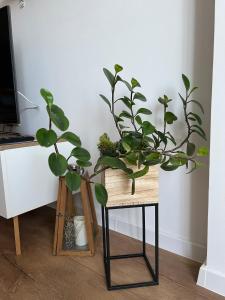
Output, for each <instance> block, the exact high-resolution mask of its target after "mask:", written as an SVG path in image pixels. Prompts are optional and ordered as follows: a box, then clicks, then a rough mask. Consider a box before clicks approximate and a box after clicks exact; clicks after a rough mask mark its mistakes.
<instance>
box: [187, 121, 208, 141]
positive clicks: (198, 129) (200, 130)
mask: <svg viewBox="0 0 225 300" xmlns="http://www.w3.org/2000/svg"><path fill="white" fill-rule="evenodd" d="M193 128H196V129H197V133H199V132H200V133H201V134H199V135H200V136H202V137H203V138H204V139H205V140H206V134H205V131H204V130H203V129H202V128H201V127H200V126H198V125H192V126H191V129H192V131H194V130H193ZM195 132H196V131H195Z"/></svg>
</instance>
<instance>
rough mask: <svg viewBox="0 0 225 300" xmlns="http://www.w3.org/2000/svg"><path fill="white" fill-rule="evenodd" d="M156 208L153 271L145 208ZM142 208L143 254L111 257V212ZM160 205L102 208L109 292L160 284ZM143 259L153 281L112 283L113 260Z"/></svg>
mask: <svg viewBox="0 0 225 300" xmlns="http://www.w3.org/2000/svg"><path fill="white" fill-rule="evenodd" d="M147 206H154V208H155V268H154V269H155V270H153V268H152V266H151V263H150V261H149V259H148V258H147V255H146V228H145V207H147ZM133 207H141V208H142V252H141V253H134V254H123V255H113V256H111V255H110V235H109V210H112V209H123V208H133ZM158 220H159V219H158V203H154V204H144V205H135V206H116V207H102V234H103V260H104V267H105V276H106V284H107V289H108V290H118V289H128V288H137V287H144V286H153V285H157V284H159V237H158V235H159V224H158ZM135 257H143V258H144V260H145V263H146V266H147V268H148V270H149V273H150V275H151V277H152V280H151V281H145V282H137V283H131V284H119V285H112V282H111V265H110V261H111V259H126V258H135Z"/></svg>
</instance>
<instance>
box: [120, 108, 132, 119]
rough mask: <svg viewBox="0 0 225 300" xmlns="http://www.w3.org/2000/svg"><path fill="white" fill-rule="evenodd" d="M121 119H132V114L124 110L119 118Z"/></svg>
mask: <svg viewBox="0 0 225 300" xmlns="http://www.w3.org/2000/svg"><path fill="white" fill-rule="evenodd" d="M121 117H124V118H128V119H132V116H131V114H129V112H127V111H125V110H123V111H122V112H121V114H120V115H119V118H121Z"/></svg>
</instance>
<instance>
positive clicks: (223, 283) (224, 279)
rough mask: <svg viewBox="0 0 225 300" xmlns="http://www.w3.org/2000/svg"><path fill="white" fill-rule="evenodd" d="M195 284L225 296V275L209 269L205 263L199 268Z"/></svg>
mask: <svg viewBox="0 0 225 300" xmlns="http://www.w3.org/2000/svg"><path fill="white" fill-rule="evenodd" d="M197 285H199V286H202V287H204V288H206V289H208V290H210V291H213V292H215V293H217V294H220V295H222V296H225V275H224V274H222V273H220V272H217V271H215V270H212V269H210V268H209V267H208V266H207V265H206V264H203V265H202V266H201V268H200V271H199V275H198V281H197Z"/></svg>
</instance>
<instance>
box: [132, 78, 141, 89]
mask: <svg viewBox="0 0 225 300" xmlns="http://www.w3.org/2000/svg"><path fill="white" fill-rule="evenodd" d="M131 85H132V88H133V89H134V88H136V87H137V86H138V87H141V85H140V83H139V82H138V81H137V79H135V78H132V79H131Z"/></svg>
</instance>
